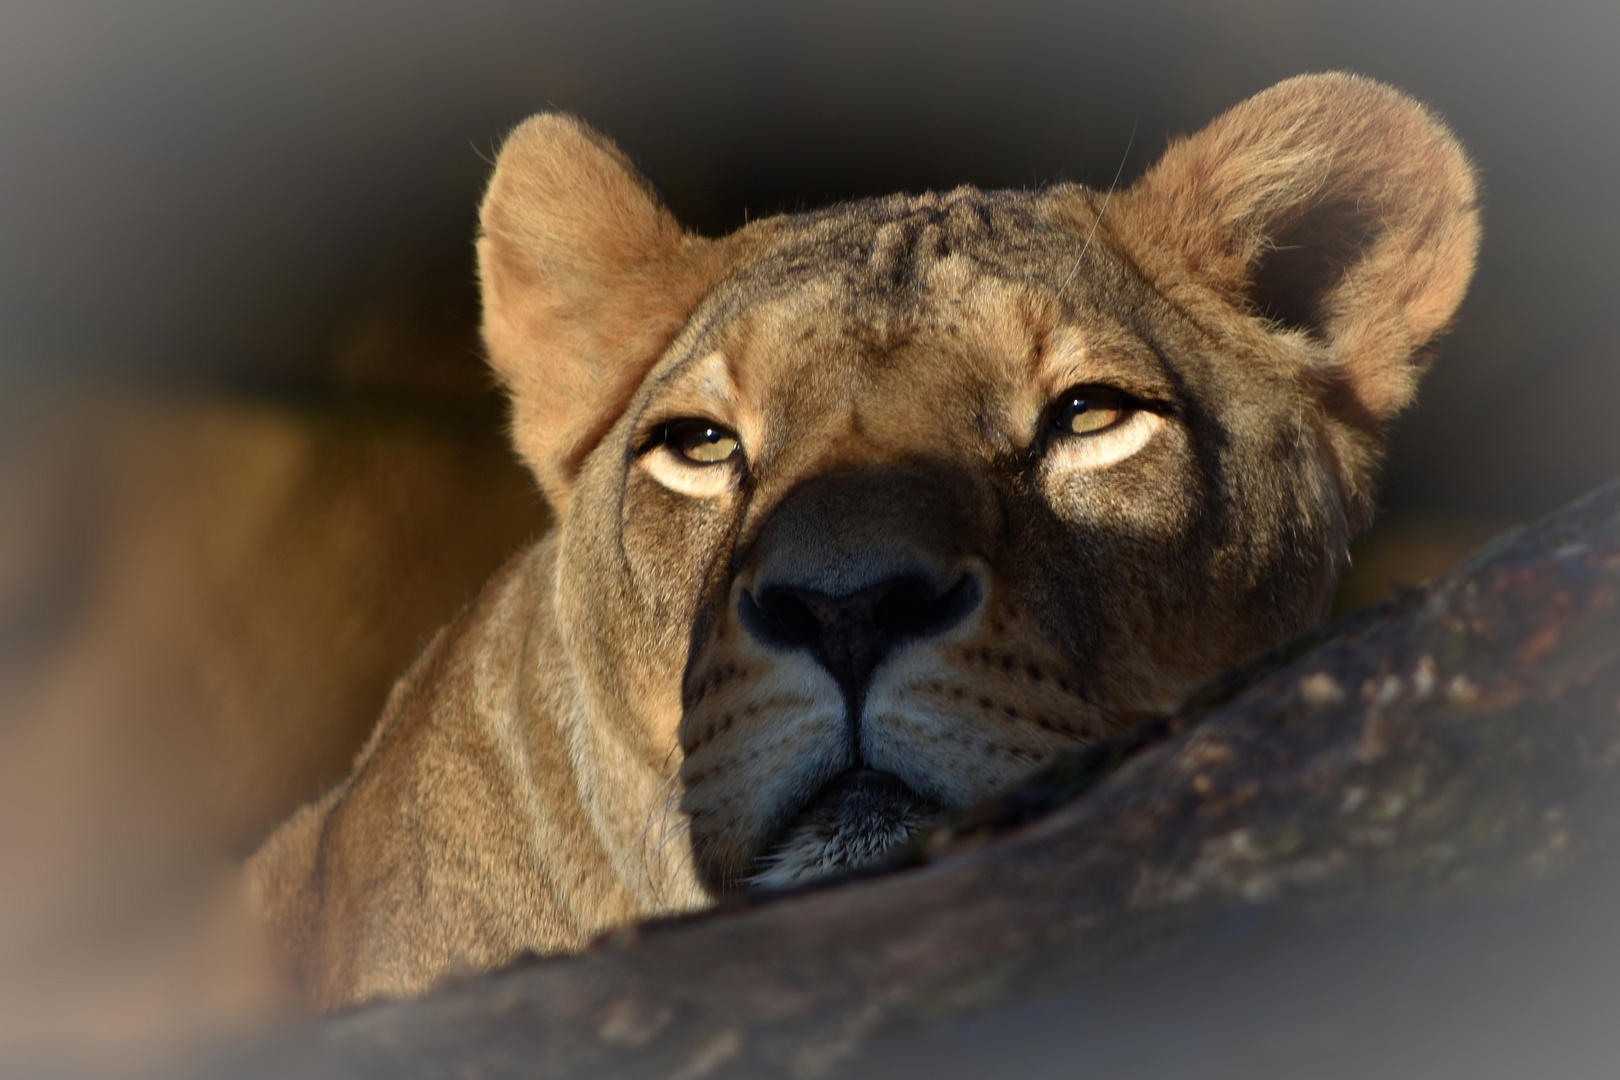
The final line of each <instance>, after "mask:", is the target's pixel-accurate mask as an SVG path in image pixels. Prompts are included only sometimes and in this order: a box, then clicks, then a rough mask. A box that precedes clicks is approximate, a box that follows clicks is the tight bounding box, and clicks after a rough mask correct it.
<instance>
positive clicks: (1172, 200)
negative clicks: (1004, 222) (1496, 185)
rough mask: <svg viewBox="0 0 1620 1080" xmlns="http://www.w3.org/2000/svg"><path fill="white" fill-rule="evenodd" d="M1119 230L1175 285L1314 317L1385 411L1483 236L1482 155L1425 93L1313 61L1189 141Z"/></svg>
mask: <svg viewBox="0 0 1620 1080" xmlns="http://www.w3.org/2000/svg"><path fill="white" fill-rule="evenodd" d="M1115 206H1116V208H1117V209H1118V215H1117V217H1116V216H1114V215H1113V213H1112V212H1110V216H1111V217H1114V220H1113V221H1112V222H1111V223H1110V231H1112V232H1113V233H1114V234H1115V235H1116V237H1118V238H1119V239H1120V240H1121V241H1122V242H1123V243H1124V244H1125V246H1126V247H1127V248H1128V249H1130V250H1131V252H1132V254H1133V256H1134V257H1135V258H1136V259H1137V261H1138V264H1139V265H1140V266H1142V268H1143V269H1144V270H1145V271H1146V272H1147V273H1148V275H1149V276H1150V277H1151V278H1153V279H1154V280H1155V281H1156V282H1157V283H1158V285H1159V287H1160V288H1161V289H1164V290H1165V291H1166V292H1167V293H1170V294H1171V295H1173V296H1175V297H1176V298H1177V299H1178V301H1179V302H1182V303H1185V304H1189V305H1190V306H1192V307H1193V308H1195V309H1196V308H1197V306H1198V305H1199V304H1200V302H1204V303H1207V302H1209V301H1210V300H1211V299H1213V300H1215V301H1216V302H1220V303H1226V304H1231V303H1235V304H1237V305H1239V306H1240V307H1244V308H1247V309H1248V310H1250V311H1252V312H1254V313H1255V314H1258V315H1260V316H1262V317H1264V318H1265V319H1266V320H1268V322H1269V324H1270V326H1271V327H1273V328H1274V329H1289V330H1295V331H1304V333H1305V334H1307V335H1308V336H1309V338H1310V339H1311V340H1312V341H1314V342H1315V343H1316V344H1317V346H1318V348H1316V349H1314V350H1312V352H1313V353H1314V354H1315V355H1316V356H1317V357H1319V358H1320V359H1322V360H1323V361H1325V370H1324V372H1323V374H1324V375H1326V376H1327V378H1328V381H1329V382H1330V383H1331V384H1332V385H1334V387H1335V388H1336V390H1337V391H1338V392H1337V393H1335V394H1334V395H1332V396H1331V397H1330V399H1329V400H1330V404H1331V405H1332V407H1334V409H1335V411H1337V412H1339V413H1340V414H1341V415H1342V418H1344V419H1348V420H1351V421H1353V422H1357V423H1358V426H1370V427H1376V426H1377V425H1379V424H1380V423H1382V422H1383V421H1385V420H1387V419H1389V418H1390V417H1392V416H1394V415H1395V413H1397V412H1399V411H1400V409H1401V408H1403V407H1404V406H1405V405H1406V404H1408V403H1409V402H1410V401H1411V399H1412V396H1413V394H1414V392H1415V390H1416V387H1417V379H1418V376H1419V375H1420V374H1421V372H1422V369H1423V367H1424V366H1425V364H1426V362H1427V359H1428V357H1427V353H1426V346H1428V345H1429V343H1430V342H1431V341H1433V339H1434V338H1435V337H1436V336H1437V335H1438V334H1439V333H1441V332H1442V331H1443V330H1444V329H1445V328H1446V325H1447V324H1448V323H1449V322H1450V320H1451V317H1452V314H1453V313H1454V312H1455V311H1456V309H1457V305H1458V304H1459V303H1461V302H1462V298H1463V293H1464V292H1465V291H1466V290H1467V288H1468V281H1469V278H1470V277H1471V276H1472V275H1473V269H1474V255H1475V252H1476V250H1477V248H1478V246H1479V216H1478V212H1477V208H1476V205H1475V182H1474V170H1473V166H1472V165H1471V164H1470V162H1469V160H1468V158H1467V156H1466V155H1465V154H1464V152H1463V149H1462V147H1461V146H1460V145H1459V144H1458V142H1457V140H1456V139H1455V138H1454V137H1453V136H1452V134H1451V132H1450V131H1449V130H1448V129H1447V128H1446V127H1445V125H1444V124H1443V123H1441V121H1440V120H1439V119H1438V118H1437V117H1436V116H1435V115H1434V114H1433V113H1432V112H1430V111H1428V110H1427V109H1425V108H1424V107H1423V106H1422V105H1419V104H1418V103H1417V102H1415V101H1413V100H1412V99H1411V98H1409V97H1407V96H1406V95H1404V94H1402V93H1400V92H1399V91H1397V90H1394V89H1392V88H1390V87H1388V86H1384V85H1383V84H1381V83H1377V82H1373V81H1372V80H1370V79H1365V78H1361V77H1358V76H1354V75H1344V74H1325V75H1302V76H1299V77H1297V78H1293V79H1289V80H1287V81H1286V82H1282V83H1279V84H1277V85H1276V86H1274V87H1272V88H1271V89H1269V90H1266V91H1264V92H1262V93H1260V94H1257V95H1255V96H1254V97H1252V98H1249V99H1248V100H1247V101H1244V102H1241V103H1240V104H1238V105H1236V106H1234V107H1233V108H1232V109H1230V110H1228V111H1227V112H1226V113H1224V114H1222V115H1221V116H1220V117H1218V118H1217V119H1216V120H1215V121H1214V122H1212V123H1211V124H1210V125H1209V126H1208V127H1206V128H1205V129H1204V130H1203V131H1201V132H1199V133H1198V134H1196V135H1193V136H1191V137H1190V138H1185V139H1182V140H1179V141H1177V142H1175V143H1173V144H1172V145H1171V146H1170V148H1169V149H1168V150H1166V151H1165V154H1164V156H1163V157H1162V158H1160V159H1159V161H1158V163H1157V164H1156V165H1154V166H1153V168H1152V169H1151V170H1149V171H1148V173H1147V174H1146V175H1145V176H1144V177H1143V178H1142V179H1141V180H1140V181H1139V182H1138V183H1137V184H1136V185H1135V186H1134V187H1133V188H1132V189H1131V190H1129V191H1126V192H1123V193H1121V195H1120V196H1119V198H1117V199H1116V200H1115Z"/></svg>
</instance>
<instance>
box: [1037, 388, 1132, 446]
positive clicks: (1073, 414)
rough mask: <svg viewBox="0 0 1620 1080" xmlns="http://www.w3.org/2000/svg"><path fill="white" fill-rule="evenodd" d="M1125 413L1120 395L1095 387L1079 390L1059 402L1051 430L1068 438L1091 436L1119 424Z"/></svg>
mask: <svg viewBox="0 0 1620 1080" xmlns="http://www.w3.org/2000/svg"><path fill="white" fill-rule="evenodd" d="M1127 410H1128V406H1127V405H1126V402H1125V398H1124V397H1123V395H1121V394H1118V393H1116V392H1114V391H1112V390H1103V389H1099V388H1097V387H1081V388H1080V389H1078V390H1070V391H1069V392H1068V393H1066V394H1064V395H1063V396H1062V397H1061V398H1059V399H1058V403H1057V409H1056V410H1055V411H1054V413H1053V415H1052V426H1053V427H1055V428H1057V429H1058V430H1059V431H1061V432H1063V433H1064V434H1067V435H1094V434H1096V433H1097V432H1099V431H1103V430H1105V429H1107V428H1111V427H1113V426H1114V425H1115V424H1117V423H1119V421H1120V420H1121V419H1122V418H1123V417H1124V416H1125V413H1126V412H1127Z"/></svg>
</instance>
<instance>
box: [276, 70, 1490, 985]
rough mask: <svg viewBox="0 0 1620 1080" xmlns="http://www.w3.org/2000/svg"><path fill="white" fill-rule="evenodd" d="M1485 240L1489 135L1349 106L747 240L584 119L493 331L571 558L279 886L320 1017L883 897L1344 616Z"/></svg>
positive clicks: (282, 910) (491, 292) (420, 712)
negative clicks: (1437, 344)
mask: <svg viewBox="0 0 1620 1080" xmlns="http://www.w3.org/2000/svg"><path fill="white" fill-rule="evenodd" d="M1478 234H1479V226H1478V220H1477V214H1476V208H1475V185H1474V177H1473V170H1472V168H1471V166H1470V164H1469V161H1468V159H1467V157H1466V156H1465V155H1464V153H1463V151H1462V149H1461V148H1460V147H1459V145H1458V144H1457V142H1456V140H1455V139H1454V138H1453V137H1452V135H1451V134H1450V133H1449V132H1448V131H1447V129H1446V128H1445V127H1444V126H1443V125H1442V124H1441V122H1440V121H1439V120H1438V119H1437V118H1436V117H1435V116H1434V115H1433V114H1432V113H1430V112H1428V111H1427V110H1426V109H1424V108H1423V107H1422V106H1420V105H1418V104H1416V103H1415V102H1413V101H1412V100H1411V99H1409V98H1407V97H1405V96H1404V95H1402V94H1400V93H1399V92H1397V91H1395V90H1393V89H1390V88H1389V87H1386V86H1382V85H1380V84H1378V83H1375V82H1371V81H1368V80H1366V79H1361V78H1357V77H1354V76H1348V75H1339V74H1331V75H1317V76H1307V77H1301V78H1296V79H1292V80H1289V81H1287V82H1284V83H1282V84H1280V85H1278V86H1276V87H1273V88H1272V89H1270V90H1267V91H1265V92H1264V93H1261V94H1259V95H1257V96H1255V97H1253V98H1251V99H1249V100H1248V101H1245V102H1243V103H1242V104H1240V105H1238V106H1236V107H1235V108H1233V109H1232V110H1231V111H1229V112H1227V113H1226V114H1224V115H1223V116H1221V117H1220V118H1218V119H1217V120H1215V121H1214V122H1213V123H1212V124H1211V125H1210V126H1209V127H1208V128H1206V129H1205V130H1204V131H1202V132H1201V133H1199V134H1197V135H1195V136H1192V137H1191V138H1187V139H1184V140H1181V141H1178V142H1175V143H1173V144H1172V145H1171V146H1170V147H1169V149H1168V150H1167V151H1166V153H1165V154H1164V156H1163V157H1162V158H1161V159H1160V161H1159V162H1158V163H1157V164H1156V165H1155V166H1154V167H1153V168H1152V169H1151V170H1150V171H1149V172H1148V173H1147V174H1146V175H1145V176H1144V177H1143V178H1142V179H1141V180H1140V181H1139V182H1138V183H1136V184H1135V185H1134V186H1133V187H1131V188H1130V189H1129V190H1125V191H1122V192H1120V193H1118V194H1116V195H1110V194H1109V193H1105V192H1097V191H1092V190H1089V189H1087V188H1084V187H1081V186H1078V185H1074V184H1059V185H1056V186H1053V187H1049V188H1045V189H1043V190H1038V191H998V192H985V191H978V190H975V189H973V188H968V187H963V188H958V189H957V190H955V191H951V192H948V193H944V194H938V193H929V194H924V195H896V196H892V197H889V198H882V199H871V200H867V201H861V202H855V203H850V204H847V205H841V206H834V207H831V208H828V209H825V210H819V211H814V212H811V213H801V214H790V215H784V216H780V217H775V218H770V219H768V220H763V221H756V222H754V223H752V224H749V225H748V226H746V227H745V228H743V229H741V230H739V231H737V232H736V233H733V234H732V235H730V236H727V237H724V238H722V239H719V240H709V239H704V238H700V237H697V236H693V235H690V234H688V233H686V232H684V231H682V229H681V227H680V226H679V225H678V224H677V223H676V222H675V220H674V219H673V218H672V217H671V216H670V215H669V214H668V213H667V212H666V211H665V210H664V208H663V207H662V205H661V204H660V202H659V200H658V199H657V197H656V196H655V194H654V192H653V190H652V189H651V188H650V187H649V186H648V184H647V183H646V182H645V181H644V180H643V179H642V178H641V177H640V176H639V175H638V174H637V172H636V171H635V169H634V168H633V167H632V166H631V165H630V163H629V162H628V160H627V159H626V158H625V157H624V155H623V154H621V153H620V152H619V151H618V150H617V149H616V148H615V147H614V146H613V145H612V144H611V143H610V142H608V141H607V140H606V139H605V138H603V137H602V136H601V135H598V134H597V133H595V132H594V131H592V130H591V129H590V128H588V127H586V126H585V125H584V124H583V123H581V122H580V121H578V120H576V119H573V118H572V117H569V116H564V115H558V114H548V115H542V116H538V117H535V118H533V119H531V120H529V121H527V122H526V123H524V124H522V125H521V126H520V127H518V128H517V130H516V131H514V132H513V133H512V135H511V137H510V138H509V139H508V140H507V142H506V144H505V147H504V148H503V149H502V151H501V154H500V159H499V162H498V163H497V165H496V168H495V175H494V178H493V179H492V180H491V182H490V186H489V190H488V193H487V195H486V196H485V198H484V202H483V208H482V231H481V236H480V238H479V240H478V258H479V267H480V273H481V280H482V284H483V293H484V335H485V341H486V344H487V347H488V351H489V355H490V358H491V361H492V363H493V365H494V368H495V370H496V371H497V372H498V374H499V376H500V378H501V379H502V380H503V382H504V384H505V386H506V387H507V389H508V390H509V392H510V396H511V402H512V432H513V437H514V439H515V441H516V444H517V446H518V449H519V450H520V452H521V453H522V456H523V458H524V460H525V461H526V462H527V464H528V466H529V468H530V469H531V470H532V471H533V473H534V475H535V477H536V478H537V479H538V480H539V482H540V485H541V487H542V488H543V489H544V491H545V494H546V496H547V498H548V499H549V500H550V501H551V504H552V506H553V507H554V508H555V510H556V512H557V515H558V522H559V523H558V526H557V528H556V529H555V530H554V531H553V533H552V534H551V535H550V536H548V537H547V538H546V539H544V540H543V541H541V542H540V543H539V544H537V545H536V546H535V547H533V548H532V549H530V550H528V551H526V552H524V553H523V554H521V555H519V556H518V557H516V558H514V559H513V560H512V561H511V562H510V563H509V564H508V565H507V566H506V567H505V568H504V569H503V570H502V571H500V572H499V573H498V574H497V575H496V576H495V578H494V579H493V580H492V581H491V582H490V583H489V585H488V586H487V587H486V588H485V589H484V591H483V592H482V594H481V595H480V596H479V597H478V598H477V599H476V600H475V601H473V602H472V603H471V604H470V605H469V606H468V607H467V608H466V609H465V610H464V611H463V612H462V613H461V615H460V616H459V617H458V618H457V619H456V620H455V621H454V622H452V623H451V624H450V625H449V626H447V627H446V628H445V629H444V630H442V631H441V632H440V633H439V634H438V636H437V637H436V638H435V639H434V640H433V642H432V643H431V644H430V645H429V646H428V647H427V649H426V651H425V652H424V653H423V654H422V656H421V657H420V659H418V660H417V662H416V664H415V666H414V667H412V669H411V670H410V671H409V673H408V674H406V675H405V677H404V678H403V679H402V680H401V681H400V682H399V684H398V685H397V686H396V687H395V689H394V692H393V696H392V698H391V700H390V702H389V704H388V706H387V709H386V711H385V713H384V715H383V718H382V721H381V723H380V724H379V725H378V728H377V730H376V733H375V734H374V735H373V736H372V739H371V742H370V744H369V745H368V746H367V748H366V749H365V750H364V751H363V752H362V754H361V756H360V758H359V760H358V762H357V763H356V765H355V768H354V772H353V774H352V775H351V776H350V777H349V779H347V780H346V781H344V782H343V783H342V784H340V785H339V786H338V787H337V788H336V789H334V790H332V791H331V792H329V793H328V794H327V795H326V796H325V797H324V798H322V799H321V800H320V801H318V802H317V803H315V804H313V805H311V806H308V807H306V808H304V809H303V810H301V811H300V812H299V813H298V814H297V815H296V816H295V817H293V818H292V819H291V820H290V821H289V822H287V823H286V824H285V825H284V826H283V827H282V828H281V830H280V831H279V832H277V833H276V834H275V835H274V836H273V837H272V838H271V839H270V840H269V842H268V843H267V844H266V845H265V846H264V848H263V849H262V850H261V851H260V852H259V853H258V854H257V855H256V856H255V857H254V859H253V861H252V863H251V865H250V875H251V880H252V882H253V885H254V887H255V889H256V892H257V896H258V897H259V900H260V902H261V904H262V906H263V909H264V912H265V914H266V918H267V920H268V924H269V926H270V927H271V930H272V934H273V937H274V938H275V940H276V941H277V943H278V945H279V947H280V948H281V950H282V952H283V953H284V955H285V957H286V959H287V962H288V964H289V966H290V968H291V970H292V972H293V973H294V975H295V977H296V979H297V981H298V983H299V985H300V987H301V989H302V991H303V993H304V994H305V995H306V996H307V999H308V1000H309V1002H310V1003H311V1004H312V1005H314V1006H316V1007H320V1008H329V1007H332V1006H337V1005H341V1004H345V1003H350V1002H358V1001H362V1000H365V999H368V998H373V997H377V996H381V995H404V994H411V993H415V992H418V991H420V990H421V989H423V988H424V987H426V986H428V985H429V984H430V983H432V982H433V981H434V980H435V979H437V978H439V977H440V976H441V975H443V974H444V973H446V972H448V971H451V970H458V969H459V970H478V969H485V968H489V967H492V966H494V965H497V964H500V963H502V962H503V961H506V960H508V959H510V958H512V957H513V956H515V955H516V954H518V953H519V952H521V951H524V950H536V951H540V952H553V951H557V950H563V949H571V948H576V947H579V946H580V945H582V944H584V943H585V942H586V941H587V940H588V939H589V938H590V937H591V936H592V935H593V934H595V933H597V932H599V931H601V930H602V929H604V928H606V927H610V926H612V925H614V924H616V923H622V922H624V921H626V920H630V919H634V918H638V917H641V916H646V915H649V914H653V913H657V912H667V911H672V910H677V909H682V908H690V907H692V906H695V905H699V904H702V903H704V902H705V901H707V900H709V899H710V898H712V897H714V896H716V895H717V894H723V893H725V892H727V891H729V890H735V889H739V888H742V887H744V886H746V885H748V884H750V883H755V884H764V885H773V886H775V885H788V884H792V883H796V882H801V881H805V880H807V879H810V878H813V877H816V876H818V875H823V874H826V873H828V872H831V871H836V870H838V869H840V868H845V867H853V866H859V865H861V864H863V863H867V862H869V861H871V860H873V859H876V858H879V857H880V856H882V855H883V854H884V853H885V852H886V851H888V850H890V849H892V848H893V847H894V845H896V844H897V843H899V842H901V841H903V840H904V839H905V838H906V837H907V836H908V835H909V834H911V833H912V832H913V831H914V830H916V829H917V828H919V827H921V826H922V825H923V824H924V823H926V822H928V821H929V820H930V819H931V818H933V817H934V816H935V815H937V814H939V813H940V812H942V811H947V810H950V809H953V808H957V807H961V806H963V805H964V804H967V803H971V802H973V801H975V800H977V799H980V798H982V797H983V796H985V795H987V794H989V793H991V792H993V791H994V790H995V789H996V788H998V787H1000V786H1002V785H1005V784H1007V783H1008V782H1009V781H1012V780H1015V779H1017V778H1018V777H1020V776H1021V775H1023V774H1025V773H1027V772H1028V771H1030V770H1031V769H1032V768H1033V767H1035V766H1037V765H1039V764H1040V763H1041V762H1043V761H1045V760H1047V759H1048V758H1050V757H1051V756H1052V755H1053V754H1055V753H1057V752H1059V751H1062V750H1065V749H1068V748H1071V747H1074V746H1077V745H1081V744H1083V743H1085V742H1087V741H1088V740H1091V739H1094V738H1096V737H1098V736H1099V735H1102V734H1105V733H1108V732H1111V731H1115V730H1118V729H1119V728H1120V727H1121V726H1122V725H1123V724H1126V723H1128V722H1129V718H1130V717H1131V716H1132V715H1133V714H1134V713H1137V712H1138V711H1140V710H1143V709H1148V708H1153V707H1157V706H1161V705H1163V704H1166V703H1170V702H1173V701H1175V700H1176V698H1177V697H1178V695H1181V694H1183V693H1184V692H1185V691H1186V690H1187V688H1188V687H1189V686H1190V685H1191V684H1192V683H1193V682H1194V681H1195V680H1198V679H1200V678H1202V677H1204V676H1207V675H1209V674H1210V673H1212V672H1215V671H1217V670H1219V669H1220V668H1222V667H1224V666H1227V665H1230V664H1232V663H1233V662H1234V661H1237V660H1239V659H1240V658H1242V657H1243V656H1245V655H1246V654H1249V653H1251V652H1253V651H1254V650H1256V649H1259V648H1261V647H1263V646H1266V645H1268V644H1270V643H1273V642H1275V641H1277V640H1278V639H1279V638H1282V637H1284V636H1285V635H1288V634H1292V633H1294V632H1296V631H1298V630H1300V629H1302V628H1303V627H1306V626H1307V625H1309V624H1310V623H1312V622H1313V621H1314V620H1316V619H1318V618H1320V617H1321V616H1322V614H1323V613H1324V611H1325V609H1326V606H1327V604H1328V602H1329V597H1330V592H1331V589H1332V585H1333V581H1334V577H1335V575H1336V573H1337V571H1338V569H1339V568H1340V567H1341V565H1342V564H1343V562H1344V560H1345V548H1346V543H1347V541H1348V540H1349V538H1350V537H1351V535H1352V534H1353V533H1354V532H1356V531H1357V530H1358V529H1360V528H1361V527H1362V526H1363V525H1365V524H1366V523H1367V521H1368V518H1369V516H1370V514H1371V511H1372V492H1373V482H1374V472H1375V468H1376V465H1377V462H1378V459H1379V454H1380V446H1381V436H1382V429H1383V427H1384V425H1385V423H1386V421H1388V420H1389V419H1390V418H1391V417H1392V416H1394V415H1395V414H1396V413H1397V412H1398V411H1399V410H1400V409H1401V408H1402V407H1403V406H1404V405H1406V404H1407V403H1408V402H1409V401H1410V400H1411V398H1412V395H1413V390H1414V386H1415V384H1416V381H1417V378H1418V375H1419V374H1420V372H1421V370H1422V368H1423V367H1424V365H1425V363H1426V360H1427V352H1426V347H1427V346H1428V345H1429V344H1430V343H1431V342H1432V341H1433V340H1434V339H1435V337H1436V335H1437V334H1439V333H1440V332H1441V331H1442V329H1443V328H1444V327H1445V326H1446V324H1447V323H1448V321H1449V320H1450V319H1451V317H1452V314H1453V312H1454V311H1455V310H1456V307H1457V305H1458V303H1459V302H1460V300H1461V299H1462V296H1463V293H1464V290H1465V289H1466V287H1467V283H1468V279H1469V277H1470V275H1471V273H1472V268H1473V261H1474V254H1475V250H1476V247H1477V244H1478Z"/></svg>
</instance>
